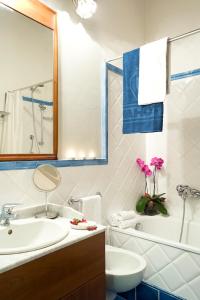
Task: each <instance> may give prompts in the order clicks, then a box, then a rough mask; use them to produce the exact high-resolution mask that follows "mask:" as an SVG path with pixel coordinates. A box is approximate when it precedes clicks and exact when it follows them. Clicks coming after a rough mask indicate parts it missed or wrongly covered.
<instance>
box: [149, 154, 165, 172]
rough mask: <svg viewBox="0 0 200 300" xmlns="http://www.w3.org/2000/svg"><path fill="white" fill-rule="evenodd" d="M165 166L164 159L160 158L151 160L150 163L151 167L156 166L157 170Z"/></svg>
mask: <svg viewBox="0 0 200 300" xmlns="http://www.w3.org/2000/svg"><path fill="white" fill-rule="evenodd" d="M163 164H164V160H163V159H162V158H159V157H153V158H152V159H151V163H150V165H151V166H154V167H155V168H156V169H157V170H161V169H162V166H163Z"/></svg>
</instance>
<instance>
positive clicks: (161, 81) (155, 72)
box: [138, 37, 168, 105]
mask: <svg viewBox="0 0 200 300" xmlns="http://www.w3.org/2000/svg"><path fill="white" fill-rule="evenodd" d="M167 41H168V38H167V37H166V38H163V39H161V40H158V41H155V42H151V43H148V44H146V45H144V46H142V47H141V48H140V62H139V88H138V104H139V105H147V104H151V103H158V102H163V101H164V99H165V96H166V91H167V80H168V77H167V69H168V68H167V49H168V47H167Z"/></svg>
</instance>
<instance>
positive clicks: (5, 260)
mask: <svg viewBox="0 0 200 300" xmlns="http://www.w3.org/2000/svg"><path fill="white" fill-rule="evenodd" d="M56 222H62V224H63V223H65V222H66V226H68V224H69V219H67V218H62V217H59V218H58V219H56ZM105 229H106V228H105V227H104V226H102V225H98V226H97V229H96V230H94V231H88V230H76V229H71V230H70V232H69V234H68V235H67V236H66V237H65V238H64V239H63V240H62V241H60V242H59V243H56V244H54V245H52V246H49V247H46V248H43V249H39V250H34V251H30V252H25V253H18V254H8V255H0V273H3V272H6V271H8V270H11V269H13V268H15V267H18V266H20V265H22V264H25V263H27V262H30V261H32V260H34V259H36V258H39V257H42V256H44V255H47V254H49V253H52V252H54V251H57V250H59V249H62V248H64V247H67V246H70V245H72V244H75V243H77V242H79V241H82V240H84V239H87V238H89V237H92V236H94V235H96V234H99V233H101V232H104V231H105Z"/></svg>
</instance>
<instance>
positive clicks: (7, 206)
mask: <svg viewBox="0 0 200 300" xmlns="http://www.w3.org/2000/svg"><path fill="white" fill-rule="evenodd" d="M18 205H21V203H5V204H3V206H2V212H5V213H7V214H8V215H11V214H12V211H13V208H15V207H16V206H18Z"/></svg>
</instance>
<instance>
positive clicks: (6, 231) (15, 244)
mask: <svg viewBox="0 0 200 300" xmlns="http://www.w3.org/2000/svg"><path fill="white" fill-rule="evenodd" d="M59 219H62V220H59ZM69 231H70V226H69V224H68V223H67V221H66V219H64V218H58V219H55V220H48V219H43V218H42V219H35V218H28V219H21V220H14V221H11V225H10V226H9V227H3V226H0V254H14V253H21V252H28V251H32V250H37V249H41V248H45V247H47V246H50V245H53V244H56V243H58V242H60V241H61V240H63V239H64V238H65V237H66V236H67V235H68V233H69Z"/></svg>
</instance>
